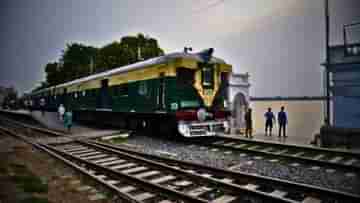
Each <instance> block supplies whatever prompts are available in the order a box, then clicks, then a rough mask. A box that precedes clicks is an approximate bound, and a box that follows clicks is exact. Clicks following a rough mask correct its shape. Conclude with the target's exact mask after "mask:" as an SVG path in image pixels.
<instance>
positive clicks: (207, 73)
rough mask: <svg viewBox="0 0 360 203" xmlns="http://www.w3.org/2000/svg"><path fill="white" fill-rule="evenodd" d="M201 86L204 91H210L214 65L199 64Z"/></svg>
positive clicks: (212, 83)
mask: <svg viewBox="0 0 360 203" xmlns="http://www.w3.org/2000/svg"><path fill="white" fill-rule="evenodd" d="M200 67H201V69H202V74H201V75H202V85H203V87H204V88H206V89H212V88H213V86H214V65H212V64H204V63H201V64H200Z"/></svg>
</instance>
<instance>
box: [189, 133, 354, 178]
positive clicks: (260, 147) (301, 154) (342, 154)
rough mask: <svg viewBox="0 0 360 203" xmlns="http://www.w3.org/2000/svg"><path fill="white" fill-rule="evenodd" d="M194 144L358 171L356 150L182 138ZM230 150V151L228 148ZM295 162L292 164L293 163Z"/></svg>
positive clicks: (248, 141)
mask: <svg viewBox="0 0 360 203" xmlns="http://www.w3.org/2000/svg"><path fill="white" fill-rule="evenodd" d="M183 142H185V143H187V144H190V145H191V144H196V145H199V146H202V147H206V148H207V149H209V150H214V151H218V150H223V151H227V152H228V153H231V152H239V153H247V154H253V155H258V156H262V157H264V156H266V158H267V159H269V160H276V161H280V159H282V160H285V161H287V162H289V163H295V164H297V165H298V164H301V163H303V164H310V165H312V166H314V167H320V166H323V167H326V168H330V169H338V170H342V171H344V172H353V173H358V172H359V170H360V153H353V152H349V151H342V150H332V149H325V148H317V147H307V146H298V145H289V144H280V143H272V142H259V141H254V140H248V139H238V138H230V137H224V136H218V137H215V138H212V139H207V140H204V139H201V140H196V139H195V140H191V141H185V140H184V141H183ZM229 151H230V152H229ZM294 166H295V165H294Z"/></svg>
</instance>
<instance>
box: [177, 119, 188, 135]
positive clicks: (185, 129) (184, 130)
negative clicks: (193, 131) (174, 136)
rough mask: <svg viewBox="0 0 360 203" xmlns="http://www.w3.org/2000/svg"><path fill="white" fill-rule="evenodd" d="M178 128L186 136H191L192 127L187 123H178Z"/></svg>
mask: <svg viewBox="0 0 360 203" xmlns="http://www.w3.org/2000/svg"><path fill="white" fill-rule="evenodd" d="M178 130H179V133H181V134H182V135H183V136H185V137H189V136H190V129H189V126H188V125H187V124H185V123H182V122H181V123H179V124H178Z"/></svg>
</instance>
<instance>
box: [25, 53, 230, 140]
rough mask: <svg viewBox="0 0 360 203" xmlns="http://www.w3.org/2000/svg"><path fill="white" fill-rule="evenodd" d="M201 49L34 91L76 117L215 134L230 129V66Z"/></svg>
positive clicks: (52, 107) (191, 133) (170, 131)
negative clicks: (67, 109)
mask: <svg viewBox="0 0 360 203" xmlns="http://www.w3.org/2000/svg"><path fill="white" fill-rule="evenodd" d="M212 52H213V50H212V49H209V50H205V51H203V52H200V53H172V54H168V55H164V56H160V57H157V58H153V59H149V60H146V61H141V62H138V63H135V64H131V65H127V66H123V67H119V68H115V69H112V70H109V71H106V72H103V73H99V74H94V75H91V76H88V77H84V78H80V79H77V80H74V81H70V82H67V83H64V84H60V85H57V86H55V87H50V88H47V89H44V90H41V91H38V92H35V93H33V94H32V95H31V97H32V99H33V100H34V101H35V102H34V103H35V104H38V101H39V99H40V98H45V99H46V108H47V110H56V107H58V106H59V105H60V104H64V105H65V107H66V108H71V110H72V111H73V112H74V118H75V119H76V120H78V121H83V122H96V123H101V124H104V125H111V126H116V127H121V128H128V129H132V130H134V129H138V128H148V129H150V130H153V131H157V132H160V133H162V134H168V135H173V134H174V133H175V132H178V133H180V134H181V135H182V136H185V137H194V136H212V135H215V134H216V133H217V132H219V131H224V130H226V129H227V128H228V123H227V117H228V116H229V110H228V109H227V103H228V101H227V91H228V90H227V88H228V79H229V74H230V73H231V71H232V67H231V65H229V64H227V63H225V61H224V60H222V59H219V58H216V57H212Z"/></svg>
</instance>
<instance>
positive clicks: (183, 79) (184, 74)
mask: <svg viewBox="0 0 360 203" xmlns="http://www.w3.org/2000/svg"><path fill="white" fill-rule="evenodd" d="M176 75H177V77H176V81H177V84H178V85H193V84H194V81H195V80H194V75H195V70H192V69H188V68H177V70H176Z"/></svg>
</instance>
